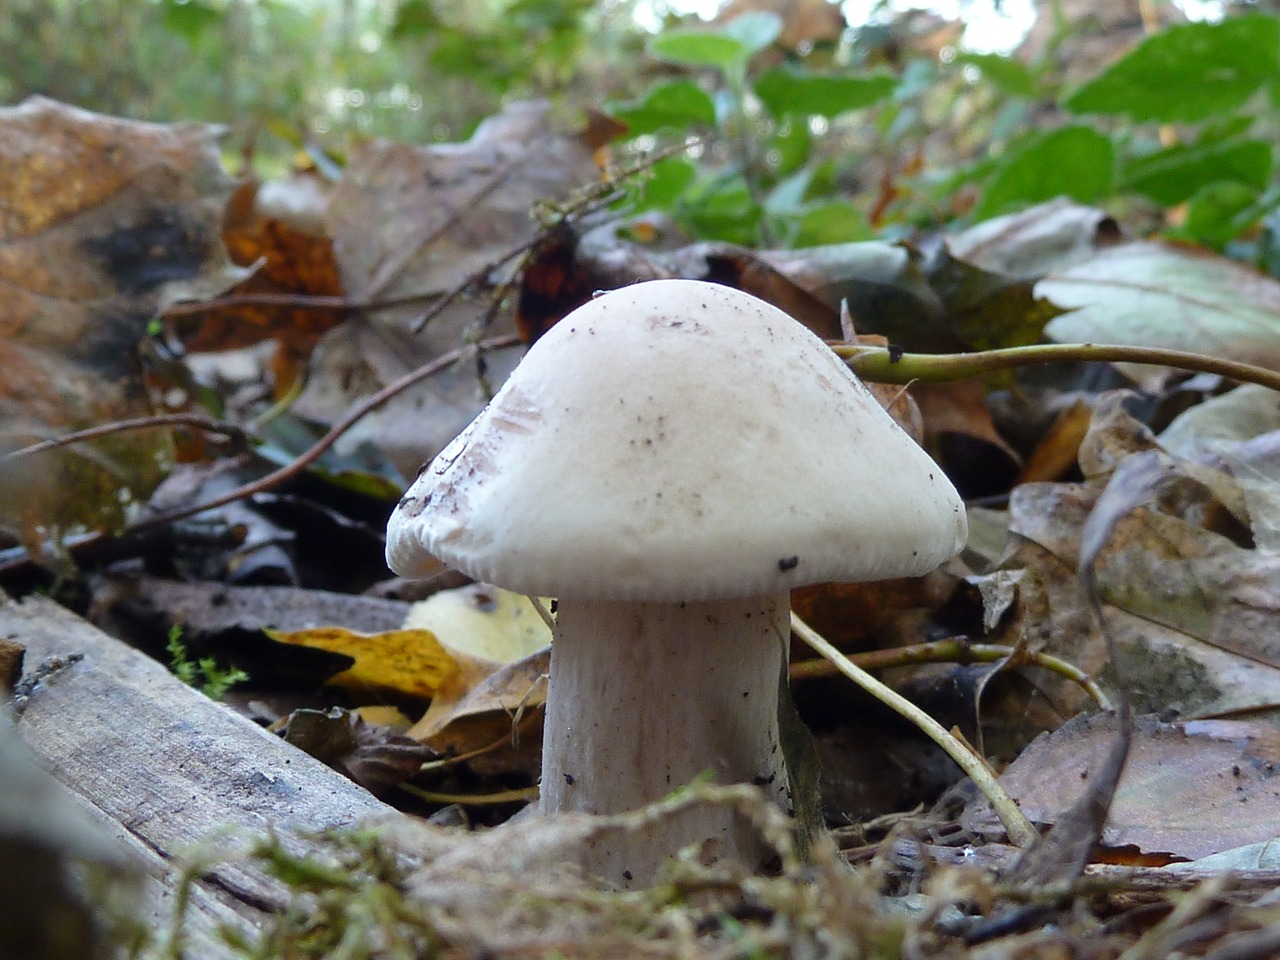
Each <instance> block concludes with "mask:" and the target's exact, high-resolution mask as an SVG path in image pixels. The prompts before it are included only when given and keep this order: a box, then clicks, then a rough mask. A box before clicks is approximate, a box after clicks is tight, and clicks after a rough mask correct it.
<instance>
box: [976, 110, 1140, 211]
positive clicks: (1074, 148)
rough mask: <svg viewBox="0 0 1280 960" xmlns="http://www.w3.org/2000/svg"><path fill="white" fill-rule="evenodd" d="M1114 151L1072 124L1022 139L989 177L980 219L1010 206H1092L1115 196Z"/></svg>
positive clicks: (1095, 134) (1108, 142)
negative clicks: (1066, 201)
mask: <svg viewBox="0 0 1280 960" xmlns="http://www.w3.org/2000/svg"><path fill="white" fill-rule="evenodd" d="M1115 166H1116V158H1115V148H1114V147H1113V146H1112V143H1111V140H1110V139H1108V138H1107V137H1105V136H1103V135H1102V134H1101V133H1099V132H1098V131H1097V130H1094V129H1093V128H1092V127H1087V126H1083V125H1078V124H1076V125H1072V126H1068V127H1061V128H1059V129H1057V130H1052V131H1050V132H1048V133H1033V134H1030V135H1029V136H1027V137H1024V138H1022V139H1021V140H1019V141H1018V142H1017V143H1015V144H1014V145H1013V146H1012V147H1011V148H1010V150H1009V153H1008V155H1007V156H1006V157H1005V158H1004V160H1003V161H1002V162H1001V163H1000V165H999V166H997V167H996V169H995V171H994V172H993V173H992V174H991V176H990V177H988V178H987V183H986V189H985V190H984V191H983V194H982V202H981V203H980V204H979V205H978V208H977V209H976V210H975V211H974V216H975V217H976V218H977V219H980V220H981V219H985V218H987V217H992V216H995V215H996V214H1000V213H1004V212H1005V211H1006V210H1007V209H1008V208H1011V207H1015V206H1019V205H1026V204H1029V203H1040V202H1042V201H1045V200H1052V199H1053V198H1054V197H1071V198H1072V199H1073V200H1079V201H1080V202H1081V203H1094V202H1097V201H1099V200H1102V199H1104V198H1106V197H1107V195H1108V194H1110V193H1111V190H1112V185H1113V183H1114V181H1115Z"/></svg>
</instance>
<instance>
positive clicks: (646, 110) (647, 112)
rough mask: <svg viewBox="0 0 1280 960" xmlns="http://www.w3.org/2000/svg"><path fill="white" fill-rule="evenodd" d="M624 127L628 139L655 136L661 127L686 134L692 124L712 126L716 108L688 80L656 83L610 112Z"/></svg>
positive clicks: (700, 89)
mask: <svg viewBox="0 0 1280 960" xmlns="http://www.w3.org/2000/svg"><path fill="white" fill-rule="evenodd" d="M610 112H611V113H612V114H613V115H614V116H615V117H617V118H618V119H619V120H621V121H622V122H623V123H625V124H626V125H627V132H628V134H629V135H630V136H633V137H634V136H639V135H641V134H644V133H656V132H657V131H659V130H661V129H663V128H664V127H675V128H676V129H678V130H687V129H689V128H690V127H692V126H694V125H696V124H714V123H715V122H716V107H715V104H714V103H713V102H712V100H711V97H710V95H708V94H707V92H706V91H705V90H703V89H702V88H701V87H699V86H698V85H697V84H696V83H694V82H693V81H692V80H673V81H671V82H670V83H660V84H658V85H656V86H654V87H652V88H650V89H649V91H648V92H647V93H646V94H645V95H644V96H643V97H642V98H641V99H639V100H633V101H631V102H630V103H626V104H620V105H618V106H616V107H614V108H613V109H612V110H611V111H610Z"/></svg>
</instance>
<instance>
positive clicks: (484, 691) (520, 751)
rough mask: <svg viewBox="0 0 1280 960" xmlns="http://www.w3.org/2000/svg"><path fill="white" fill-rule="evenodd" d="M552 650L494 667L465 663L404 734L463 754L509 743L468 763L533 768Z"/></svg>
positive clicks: (486, 768)
mask: <svg viewBox="0 0 1280 960" xmlns="http://www.w3.org/2000/svg"><path fill="white" fill-rule="evenodd" d="M550 668H551V651H550V649H545V650H539V651H538V652H537V653H533V654H530V655H529V656H527V657H525V658H523V659H521V660H517V661H515V662H514V663H509V664H505V665H504V666H501V667H499V668H498V669H497V670H485V672H481V670H482V669H485V668H477V665H476V664H475V663H472V664H471V665H470V666H469V667H467V666H464V668H463V670H462V671H461V672H460V674H459V676H458V677H457V678H455V681H454V682H453V683H451V684H449V685H448V687H447V688H446V689H444V690H441V692H440V695H439V696H437V697H436V698H435V699H434V700H432V701H431V707H430V708H429V709H428V710H427V712H426V714H425V715H424V716H423V718H422V719H421V720H419V721H418V722H417V723H416V724H414V726H413V727H412V728H411V729H410V730H409V733H408V735H409V736H410V737H412V738H413V739H415V740H418V741H421V742H422V743H425V744H427V745H428V746H430V747H431V748H432V749H433V750H436V751H437V752H439V753H445V754H465V753H471V752H472V751H474V750H481V749H484V748H486V747H490V746H493V745H495V744H507V745H508V746H506V747H505V748H504V749H501V750H495V751H494V752H493V753H490V754H488V755H487V756H485V757H482V758H476V759H475V760H473V761H471V766H472V768H473V769H475V770H477V771H478V772H481V773H500V772H509V771H511V770H512V769H525V770H529V771H533V770H537V769H538V767H539V765H540V748H541V743H542V714H543V707H544V705H545V704H546V699H547V684H546V676H547V674H548V672H549V670H550Z"/></svg>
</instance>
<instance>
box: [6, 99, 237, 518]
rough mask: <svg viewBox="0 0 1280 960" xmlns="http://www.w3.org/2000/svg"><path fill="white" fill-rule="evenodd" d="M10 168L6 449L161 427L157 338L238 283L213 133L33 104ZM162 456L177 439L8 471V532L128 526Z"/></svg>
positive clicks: (58, 454) (21, 124)
mask: <svg viewBox="0 0 1280 960" xmlns="http://www.w3.org/2000/svg"><path fill="white" fill-rule="evenodd" d="M0 166H3V169H4V171H5V175H4V176H3V177H0V209H2V210H4V216H3V217H0V368H2V369H3V370H4V371H5V376H4V381H3V383H0V424H3V427H0V451H2V450H3V449H5V448H12V447H14V446H19V445H22V444H24V443H27V442H30V441H32V440H37V439H46V438H48V437H50V436H53V435H56V434H60V433H64V432H68V431H70V430H75V429H80V428H83V427H87V426H96V425H99V424H103V423H107V422H110V421H113V420H119V419H124V418H127V417H131V416H136V415H140V414H146V413H150V412H151V409H150V404H149V402H148V399H147V395H146V391H145V388H144V383H143V378H142V371H141V367H140V364H139V360H138V355H137V347H138V344H139V342H140V341H141V340H142V338H143V337H144V335H145V333H146V329H147V325H148V324H149V323H150V321H151V320H152V318H153V317H155V316H156V315H157V314H158V313H159V312H160V311H161V310H163V309H164V308H165V307H166V306H167V305H169V304H171V303H173V302H174V301H176V300H178V299H184V298H192V299H202V298H205V297H208V296H211V295H213V294H215V293H217V292H219V291H221V290H222V289H224V288H226V287H227V286H229V285H230V284H231V283H233V282H234V281H235V280H237V279H239V278H240V277H241V276H242V273H243V271H240V270H238V269H237V268H235V267H234V266H233V265H232V264H231V262H230V261H229V260H228V259H227V255H226V250H225V249H224V247H223V245H222V241H221V237H220V223H221V217H222V209H223V205H224V204H225V202H226V198H227V196H228V194H229V193H230V189H231V183H230V180H229V178H228V177H227V176H226V174H225V173H224V172H223V170H222V168H221V166H220V163H219V158H218V150H217V143H216V132H215V130H214V128H212V127H209V126H205V125H201V124H174V125H161V124H151V123H140V122H136V121H131V120H119V119H116V118H113V117H106V116H101V115H99V114H93V113H89V112H87V111H84V110H78V109H76V108H74V107H68V106H65V105H63V104H60V103H56V102H55V101H52V100H46V99H43V98H39V97H35V98H32V99H30V100H27V101H24V102H23V103H22V104H20V105H19V106H16V107H10V108H7V109H3V110H0ZM166 458H167V436H166V435H165V434H162V433H159V432H152V433H132V434H129V435H128V437H127V438H124V439H121V438H119V437H116V438H111V439H107V440H103V441H97V442H94V443H92V444H84V445H79V446H77V447H75V448H69V449H60V450H58V451H55V452H52V453H48V454H42V455H40V456H39V457H33V458H24V459H23V460H21V461H18V462H17V463H16V465H15V464H10V465H8V466H6V467H5V468H4V469H3V470H2V471H0V492H2V494H3V495H0V504H2V505H3V506H0V530H4V529H7V530H8V531H9V532H10V533H11V534H12V535H15V536H22V537H24V538H25V539H27V540H28V541H29V542H32V541H38V540H43V539H44V538H45V536H47V535H49V534H51V533H53V532H55V531H57V530H59V529H61V530H66V529H67V528H69V527H72V526H74V525H76V524H85V525H88V526H91V527H112V526H115V525H118V524H119V523H120V522H121V520H122V517H123V514H124V511H125V508H126V507H127V505H128V504H129V503H130V502H132V501H133V500H135V499H136V498H138V497H140V496H144V495H145V494H146V493H147V492H149V490H150V488H151V487H152V486H153V485H154V484H155V482H156V481H157V480H158V479H159V477H160V476H161V475H162V472H163V467H164V462H165V460H166ZM37 527H41V528H42V529H43V532H44V535H45V536H41V535H40V534H39V533H37V532H36V528H37Z"/></svg>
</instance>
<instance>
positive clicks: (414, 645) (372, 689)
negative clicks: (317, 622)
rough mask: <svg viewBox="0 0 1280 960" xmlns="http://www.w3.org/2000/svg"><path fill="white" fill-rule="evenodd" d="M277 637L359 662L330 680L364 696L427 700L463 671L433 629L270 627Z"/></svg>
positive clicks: (283, 641)
mask: <svg viewBox="0 0 1280 960" xmlns="http://www.w3.org/2000/svg"><path fill="white" fill-rule="evenodd" d="M267 634H268V635H269V636H270V637H271V639H273V640H277V641H279V642H280V643H291V644H294V645H295V646H301V647H312V648H315V649H318V650H328V651H330V652H332V653H342V654H346V655H347V656H348V657H351V658H353V659H354V660H355V663H354V664H353V665H352V666H351V667H350V668H349V669H347V670H343V671H342V672H341V673H337V674H334V675H333V676H332V677H330V678H329V680H328V681H327V682H328V683H330V684H333V685H335V686H339V687H342V688H344V689H346V690H351V691H353V692H356V693H359V694H366V695H367V694H370V693H376V694H379V695H383V696H402V697H404V696H407V697H421V698H424V699H425V698H428V697H433V696H435V694H436V692H437V691H438V690H439V689H440V688H441V686H443V685H444V684H446V683H448V681H449V680H450V679H451V678H452V677H453V676H454V674H456V673H457V672H458V662H457V660H456V659H455V658H454V656H453V655H452V654H451V653H449V652H448V651H447V650H445V648H444V647H442V646H441V645H440V642H439V641H438V640H437V639H436V638H435V635H434V634H433V633H431V631H429V630H388V631H387V632H386V633H357V632H355V631H354V630H348V629H346V628H345V627H315V628H312V629H310V630H296V631H293V632H285V631H280V630H267Z"/></svg>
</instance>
